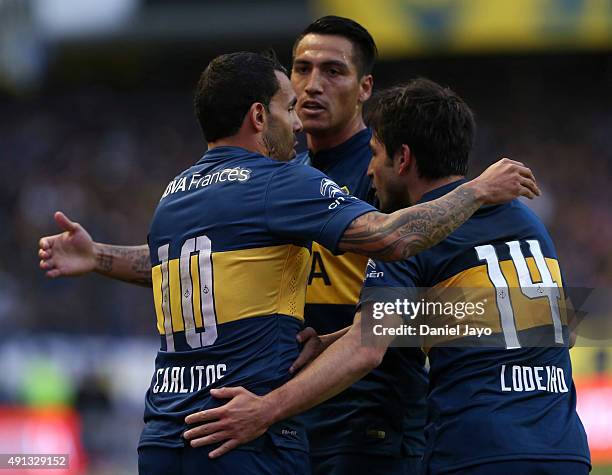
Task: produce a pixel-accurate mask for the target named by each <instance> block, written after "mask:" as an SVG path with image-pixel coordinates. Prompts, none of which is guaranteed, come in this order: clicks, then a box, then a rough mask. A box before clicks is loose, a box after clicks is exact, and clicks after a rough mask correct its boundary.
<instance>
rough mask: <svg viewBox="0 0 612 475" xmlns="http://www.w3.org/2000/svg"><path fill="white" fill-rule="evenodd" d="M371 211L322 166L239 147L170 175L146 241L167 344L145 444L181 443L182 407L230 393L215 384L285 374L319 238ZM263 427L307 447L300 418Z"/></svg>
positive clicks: (187, 409) (150, 396) (252, 385)
mask: <svg viewBox="0 0 612 475" xmlns="http://www.w3.org/2000/svg"><path fill="white" fill-rule="evenodd" d="M373 210H374V208H373V207H372V206H370V205H368V204H366V203H364V202H362V201H360V200H358V199H357V198H354V197H352V196H349V195H348V194H346V193H344V192H343V191H342V190H341V189H340V188H339V187H338V185H336V184H335V183H334V182H333V181H332V180H330V179H329V178H328V177H326V176H325V175H324V174H322V173H321V172H319V171H317V170H314V169H312V168H308V167H304V166H302V165H299V164H292V163H281V162H277V161H274V160H272V159H270V158H267V157H265V156H263V155H259V154H256V153H252V152H249V151H247V150H244V149H241V148H237V147H217V148H214V149H211V150H209V151H208V152H206V154H205V155H204V157H203V158H202V159H201V160H200V161H198V162H197V163H196V164H195V165H194V166H192V167H191V168H189V169H187V170H185V171H184V172H183V173H181V174H180V175H178V176H177V177H176V178H174V179H173V180H172V181H171V182H170V183H169V184H168V186H167V188H166V190H165V192H164V194H163V196H162V198H161V200H160V202H159V205H158V206H157V209H156V210H155V213H154V215H153V220H152V222H151V226H150V231H149V240H148V241H149V249H150V254H151V266H152V277H153V294H154V302H155V310H156V315H157V329H158V331H159V334H160V340H161V348H160V350H159V352H158V355H157V358H156V361H155V373H154V375H153V378H152V381H151V386H150V388H149V390H148V391H147V396H146V401H145V427H144V430H143V432H142V436H141V439H140V445H141V446H145V445H160V446H165V447H182V446H183V445H184V440H183V438H182V436H181V435H182V433H183V432H184V431H185V430H186V429H187V427H186V426H185V424H184V418H185V416H187V415H188V414H191V413H194V412H197V411H199V410H203V409H206V408H211V407H215V406H217V405H219V404H221V403H222V402H219V401H217V400H215V399H213V398H212V397H211V396H210V389H211V388H218V387H224V386H244V387H245V388H247V389H248V390H250V391H252V392H254V393H256V394H265V393H268V392H270V391H271V390H273V389H275V388H277V387H279V386H280V385H282V384H283V383H285V382H286V381H287V380H288V378H289V372H288V369H289V367H290V366H291V364H292V363H293V361H294V360H295V358H296V357H297V355H298V353H299V348H298V345H297V343H296V340H295V336H296V334H297V332H298V331H300V329H301V328H302V327H303V310H304V301H305V290H306V279H307V276H308V270H309V268H308V263H309V260H310V247H311V241H312V240H314V239H316V240H317V241H318V242H322V243H324V245H325V246H327V247H328V248H329V249H332V250H336V247H337V244H338V241H339V240H340V238H341V236H342V234H343V233H344V231H345V229H346V227H347V226H348V225H349V223H350V222H351V221H353V220H354V219H355V218H357V217H358V216H360V215H362V214H364V213H367V212H370V211H373ZM262 437H271V438H272V440H273V442H274V443H275V444H276V445H277V446H280V447H289V448H294V449H302V450H305V449H306V447H307V445H306V437H305V433H304V430H303V427H302V425H301V424H300V423H299V422H298V421H297V420H295V419H291V420H287V421H283V422H281V423H279V424H276V425H274V426H272V427H271V428H270V429H269V431H268V433H267V434H266V435H264V436H262ZM262 440H263V439H262V438H259V439H257V440H255V441H253V442H252V443H250V444H248V445H247V446H246V447H247V448H249V447H251V448H252V447H257V446H258V444H260V443H261V441H262Z"/></svg>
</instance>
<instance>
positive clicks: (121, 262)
mask: <svg viewBox="0 0 612 475" xmlns="http://www.w3.org/2000/svg"><path fill="white" fill-rule="evenodd" d="M96 271H97V272H99V273H101V274H104V275H106V276H108V277H112V278H115V279H119V280H122V281H124V282H129V283H131V284H136V285H142V286H144V287H151V286H152V285H153V281H152V277H151V260H150V256H149V247H148V246H146V245H144V246H111V245H108V244H102V245H100V248H99V252H98V253H97V256H96Z"/></svg>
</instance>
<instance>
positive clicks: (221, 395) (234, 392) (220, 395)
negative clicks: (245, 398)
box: [210, 386, 247, 399]
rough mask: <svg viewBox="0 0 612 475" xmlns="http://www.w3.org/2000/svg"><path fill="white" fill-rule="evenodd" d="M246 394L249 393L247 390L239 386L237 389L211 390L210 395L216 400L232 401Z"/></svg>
mask: <svg viewBox="0 0 612 475" xmlns="http://www.w3.org/2000/svg"><path fill="white" fill-rule="evenodd" d="M245 392H247V390H246V389H244V388H243V387H242V386H238V387H235V388H218V389H211V390H210V395H211V396H212V397H214V398H215V399H231V398H234V397H236V396H238V395H239V394H242V393H245Z"/></svg>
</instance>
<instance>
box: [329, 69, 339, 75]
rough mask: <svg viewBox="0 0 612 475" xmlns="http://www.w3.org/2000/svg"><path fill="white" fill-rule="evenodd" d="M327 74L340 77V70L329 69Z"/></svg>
mask: <svg viewBox="0 0 612 475" xmlns="http://www.w3.org/2000/svg"><path fill="white" fill-rule="evenodd" d="M327 74H329V75H330V76H332V77H335V76H338V75H339V74H340V71H339V70H338V69H334V68H332V69H329V70H328V71H327Z"/></svg>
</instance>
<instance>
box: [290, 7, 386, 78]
mask: <svg viewBox="0 0 612 475" xmlns="http://www.w3.org/2000/svg"><path fill="white" fill-rule="evenodd" d="M310 33H314V34H318V35H336V36H342V37H343V38H346V39H347V40H349V41H350V42H351V44H352V45H353V61H354V62H355V65H356V66H357V71H358V73H359V77H363V76H365V75H366V74H370V73H371V72H372V68H373V67H374V63H375V62H376V57H377V56H378V49H377V48H376V43H375V42H374V38H372V35H370V33H369V32H368V30H366V29H365V28H364V27H363V26H361V25H360V24H359V23H357V22H356V21H354V20H351V19H350V18H343V17H339V16H334V15H328V16H324V17H322V18H319V19H318V20H315V21H314V22H312V23H311V24H310V25H308V26H307V27H306V28H305V29H304V31H302V33H301V34H300V36H298V38H297V39H296V40H295V43H294V44H293V55H294V56H295V50H296V48H297V45H298V44H299V42H300V41H302V38H304V36H306V35H308V34H310Z"/></svg>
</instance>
